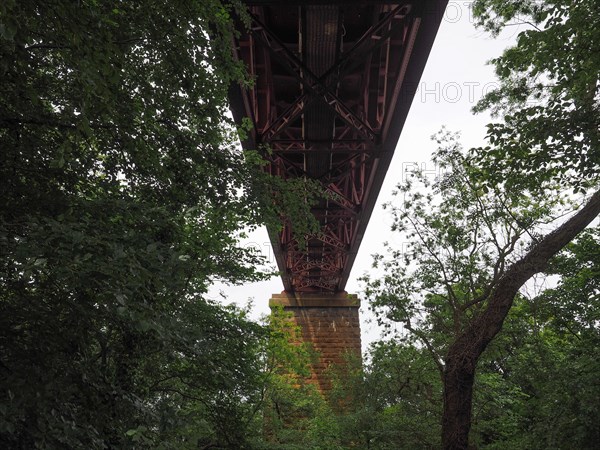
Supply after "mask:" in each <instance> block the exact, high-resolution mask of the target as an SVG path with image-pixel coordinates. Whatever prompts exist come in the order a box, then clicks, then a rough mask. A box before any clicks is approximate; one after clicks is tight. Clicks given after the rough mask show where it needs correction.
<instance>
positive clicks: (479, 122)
mask: <svg viewBox="0 0 600 450" xmlns="http://www.w3.org/2000/svg"><path fill="white" fill-rule="evenodd" d="M469 6H470V3H469V2H466V1H462V0H461V1H456V2H455V1H451V2H450V3H449V5H448V8H447V10H446V13H445V15H444V19H443V21H442V24H441V27H440V30H439V32H438V34H437V37H436V40H435V43H434V45H433V48H432V51H431V54H430V56H429V60H428V62H427V66H426V67H425V71H424V73H423V77H422V79H421V83H420V84H419V89H418V91H417V94H416V96H415V98H414V100H413V103H412V106H411V109H410V112H409V115H408V119H407V121H406V124H405V125H404V129H403V130H402V134H401V136H400V140H399V141H398V145H397V147H396V150H395V152H394V157H393V159H392V163H391V165H390V168H389V170H388V173H387V175H386V178H385V181H384V183H383V186H382V189H381V192H380V194H379V198H378V199H377V204H376V206H375V209H374V211H373V214H372V216H371V219H370V222H369V225H368V227H367V231H366V233H365V235H364V238H363V241H362V244H361V247H360V250H359V253H358V256H357V258H356V261H355V262H354V266H353V268H352V272H351V273H350V278H349V280H348V283H347V285H346V291H347V292H349V293H353V294H358V295H359V297H360V296H361V289H362V287H361V285H360V283H359V282H358V281H357V279H358V278H359V277H360V276H361V275H363V274H364V273H365V272H368V271H369V269H370V267H371V262H372V257H371V255H372V254H374V253H378V252H382V251H383V242H384V241H386V240H387V241H390V242H395V243H396V244H397V245H398V246H402V245H407V244H406V243H403V242H401V241H400V238H398V239H394V237H393V236H392V235H391V232H390V229H389V228H390V224H391V219H390V217H389V213H388V212H386V211H384V210H383V209H382V207H381V205H382V204H383V203H385V202H388V201H390V200H391V192H392V191H393V189H394V187H395V186H396V185H397V184H398V183H399V182H400V181H401V180H402V176H403V174H404V173H406V171H407V170H408V171H410V170H411V167H414V166H415V164H417V165H419V166H420V167H422V168H424V169H425V170H426V171H427V172H428V173H429V174H430V175H431V176H432V177H433V176H435V175H436V173H437V169H436V167H435V166H434V165H433V163H431V161H430V156H431V152H432V151H433V150H434V149H435V143H433V142H432V141H431V140H430V137H431V135H433V134H434V133H436V132H437V131H438V130H440V128H441V127H442V126H445V127H446V128H447V129H449V130H450V131H460V132H461V134H462V139H461V142H462V143H463V145H464V147H466V148H468V147H471V146H477V145H480V144H482V143H483V137H484V136H485V125H486V124H487V123H488V122H489V121H490V117H489V116H488V115H486V114H478V115H473V114H472V113H471V111H470V110H471V108H472V107H473V105H474V104H475V103H476V102H477V100H478V99H479V98H481V96H482V94H483V93H485V92H486V90H487V89H490V88H491V87H493V86H494V84H495V83H496V81H495V77H494V73H493V70H492V68H491V67H490V66H489V65H487V64H486V63H487V61H489V60H490V59H491V58H494V57H495V56H498V55H499V54H500V53H501V52H502V50H503V49H504V48H505V47H507V46H508V45H510V44H511V43H512V42H514V38H515V37H516V34H517V33H518V32H519V31H520V30H521V29H520V27H518V26H515V27H513V28H512V30H511V33H510V34H505V35H503V36H501V37H499V38H496V39H493V38H491V37H490V36H489V35H488V34H487V33H485V32H483V31H480V30H476V29H475V27H474V26H473V20H472V18H471V13H470V8H469ZM246 245H251V246H254V247H256V248H260V249H261V251H262V252H263V254H264V255H265V256H267V257H268V258H269V260H270V261H271V264H272V265H273V266H275V261H274V258H273V257H272V250H271V245H270V242H269V238H268V236H267V233H266V230H264V229H260V230H258V231H257V232H255V233H253V234H252V235H251V236H250V238H249V239H248V240H247V241H246ZM282 290H283V284H282V282H281V279H280V278H279V277H273V278H272V279H271V280H269V281H265V282H260V283H249V284H245V285H243V286H233V287H232V286H223V285H220V284H219V285H215V286H214V287H213V289H212V291H211V293H210V296H211V297H212V298H214V299H218V300H220V301H224V302H227V303H230V302H235V303H238V304H240V305H244V304H246V303H247V302H248V300H249V299H251V300H252V302H253V305H254V307H253V314H252V317H253V318H256V319H258V318H259V317H260V316H261V315H265V314H268V313H269V308H268V300H269V298H270V296H271V294H274V293H279V292H281V291H282ZM220 293H223V294H224V295H225V296H226V299H223V298H222V296H221V295H220ZM360 313H361V329H362V342H363V350H365V349H366V348H367V346H368V344H369V343H371V342H372V341H374V340H376V339H378V337H379V330H378V329H377V327H376V325H375V324H373V323H369V319H370V318H371V317H372V315H371V313H370V311H369V308H368V305H367V302H366V301H364V300H363V301H362V306H361V310H360Z"/></svg>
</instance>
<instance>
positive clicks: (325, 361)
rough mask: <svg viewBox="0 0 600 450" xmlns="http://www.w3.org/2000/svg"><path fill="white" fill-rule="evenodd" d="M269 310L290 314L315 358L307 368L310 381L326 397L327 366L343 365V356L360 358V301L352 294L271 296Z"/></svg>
mask: <svg viewBox="0 0 600 450" xmlns="http://www.w3.org/2000/svg"><path fill="white" fill-rule="evenodd" d="M269 306H270V307H271V308H273V307H276V306H282V307H283V309H284V311H287V312H291V313H292V314H293V320H294V322H295V323H296V324H297V325H298V326H299V327H300V328H301V330H302V339H303V341H304V342H310V343H311V344H312V347H313V349H314V350H315V351H316V352H317V354H318V356H317V359H316V362H315V363H313V364H312V365H311V379H312V380H313V382H314V383H315V384H316V385H317V387H318V388H319V390H320V391H321V392H322V393H324V394H326V393H327V392H328V391H329V390H330V389H331V380H330V379H329V377H328V376H327V373H326V371H327V369H328V368H329V366H330V365H332V364H335V365H338V366H339V365H343V364H345V363H346V359H345V355H346V354H347V353H351V354H354V355H355V356H357V357H359V358H360V355H361V346H360V322H359V318H358V310H359V308H360V301H359V300H358V298H357V296H356V295H352V294H347V293H346V292H339V293H331V294H328V293H315V294H313V293H295V294H290V293H286V292H283V293H281V294H274V295H273V296H272V297H271V300H270V301H269Z"/></svg>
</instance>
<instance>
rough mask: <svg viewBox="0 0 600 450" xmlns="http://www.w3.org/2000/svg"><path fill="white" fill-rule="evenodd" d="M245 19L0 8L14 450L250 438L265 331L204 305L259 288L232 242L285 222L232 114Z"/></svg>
mask: <svg viewBox="0 0 600 450" xmlns="http://www.w3.org/2000/svg"><path fill="white" fill-rule="evenodd" d="M234 8H237V6H236V5H233V4H231V3H222V2H219V1H217V0H214V1H213V0H208V1H206V0H202V1H157V2H98V1H95V0H89V1H87V0H86V1H81V2H73V1H70V0H51V1H48V2H38V1H29V0H24V1H21V0H18V1H11V0H9V1H3V2H1V4H0V148H1V152H0V251H1V258H0V374H1V375H0V446H1V447H2V448H23V449H31V448H86V449H91V448H176V449H182V448H197V447H198V445H213V446H214V445H220V446H227V447H231V448H240V447H241V446H243V445H245V444H244V443H245V442H246V441H247V440H248V439H249V436H250V435H251V434H252V432H251V431H249V426H250V423H251V421H252V418H253V417H254V415H255V414H256V404H257V402H258V401H259V399H260V397H261V389H262V386H263V384H264V379H263V378H261V373H262V372H261V371H262V362H261V356H260V355H261V354H262V353H261V352H263V351H264V345H265V344H264V336H265V332H264V330H263V329H262V328H261V327H259V326H258V325H255V324H253V323H251V322H249V321H248V320H247V319H246V317H245V313H244V312H243V311H239V310H236V309H235V308H223V307H222V306H220V305H218V304H215V303H213V302H211V301H209V300H207V299H206V298H205V297H204V295H205V293H206V290H207V287H208V286H209V285H210V283H212V282H213V281H214V280H215V279H221V280H225V281H227V282H234V283H240V282H242V281H248V280H254V279H257V278H259V277H261V276H262V275H261V274H260V273H258V272H257V270H256V266H257V265H259V263H260V258H258V257H257V255H255V254H254V253H252V251H251V250H250V249H247V248H246V249H245V248H243V247H242V246H241V245H239V243H238V239H239V237H240V236H241V235H242V234H243V230H244V228H245V227H248V226H250V227H251V226H254V224H256V223H259V222H262V221H263V220H273V219H274V218H277V219H278V214H279V213H280V211H278V210H277V208H274V205H273V204H272V203H271V202H269V203H263V202H261V195H256V194H257V193H259V194H260V193H263V195H262V197H264V195H268V193H269V180H268V179H266V178H265V177H262V176H261V175H260V173H261V172H260V170H257V165H258V164H260V162H259V159H258V158H257V157H256V156H255V155H248V154H247V155H244V154H242V152H241V151H240V150H239V149H238V144H237V139H238V137H237V133H236V130H235V128H234V127H233V126H232V124H231V123H228V120H227V90H228V88H229V85H230V83H233V82H236V83H238V82H239V83H246V82H247V81H246V79H245V72H244V69H243V67H242V66H241V65H240V64H239V63H237V62H235V61H234V60H233V59H232V56H231V48H230V43H231V41H232V33H233V24H232V20H231V16H232V13H233V11H234ZM238 13H239V14H241V16H242V17H243V10H242V9H239V8H238ZM277 188H278V189H281V190H283V194H282V195H288V196H289V195H291V196H292V197H293V191H294V190H297V189H299V187H298V186H293V189H291V190H290V193H288V192H287V191H286V190H285V186H282V183H281V182H278V185H277ZM287 200H289V198H288V197H286V201H287ZM298 203H299V204H300V205H303V203H300V202H298ZM275 206H276V205H275ZM297 209H300V210H302V207H299V208H298V207H297ZM301 212H302V213H303V214H304V215H306V211H304V210H302V211H301ZM261 349H262V350H261Z"/></svg>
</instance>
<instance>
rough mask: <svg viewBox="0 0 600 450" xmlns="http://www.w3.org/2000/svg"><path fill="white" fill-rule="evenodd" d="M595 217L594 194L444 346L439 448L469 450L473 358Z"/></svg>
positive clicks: (599, 204) (598, 206) (598, 205)
mask: <svg viewBox="0 0 600 450" xmlns="http://www.w3.org/2000/svg"><path fill="white" fill-rule="evenodd" d="M598 214H600V191H597V192H596V193H595V194H594V195H592V197H591V198H590V199H589V201H588V202H587V203H586V204H585V206H584V207H583V208H581V209H580V210H579V211H578V212H577V214H575V215H574V216H573V217H571V218H570V219H569V220H567V221H566V222H565V223H563V224H562V225H561V226H560V227H558V228H557V229H556V230H554V231H553V232H552V233H550V234H549V235H547V236H546V237H545V238H544V239H542V240H541V241H540V242H538V243H537V244H536V245H535V246H534V247H533V248H532V249H531V250H530V251H529V252H528V253H527V254H526V255H525V256H523V257H522V258H521V259H520V260H518V261H517V262H516V263H514V264H513V265H511V266H510V267H509V268H508V269H507V270H506V272H505V273H504V275H502V277H501V278H500V279H499V280H498V283H497V285H496V287H495V289H494V290H493V292H492V294H491V295H490V297H489V299H488V302H487V306H486V308H485V309H484V310H483V312H482V313H481V314H480V315H479V316H478V317H476V318H475V319H474V320H473V322H472V323H471V324H470V326H469V327H468V328H467V329H466V330H465V331H464V332H463V333H462V334H460V335H459V336H458V337H457V338H456V340H455V341H454V342H453V343H452V345H450V348H449V349H448V353H447V355H446V361H445V363H446V364H445V367H444V413H443V417H442V446H443V448H444V449H446V450H458V449H468V448H469V431H470V428H471V407H472V403H473V382H474V380H475V369H476V367H477V361H478V360H479V357H480V356H481V354H482V353H483V351H484V350H485V349H486V347H487V346H488V344H489V343H490V342H491V341H492V339H494V337H495V336H496V335H497V334H498V333H499V332H500V330H501V329H502V324H503V323H504V319H505V318H506V315H507V314H508V311H509V310H510V308H511V306H512V304H513V300H514V298H515V295H516V294H517V292H519V289H520V288H521V286H523V284H525V282H527V280H529V279H530V278H531V277H532V276H533V275H535V274H536V273H538V272H540V271H542V270H543V269H544V267H545V266H546V264H547V263H548V261H549V260H550V258H552V257H553V256H554V255H556V254H557V253H558V252H559V251H560V250H561V249H562V248H563V247H565V246H566V245H567V244H568V243H569V242H571V241H572V240H573V239H574V238H575V236H577V234H579V232H580V231H582V230H583V229H584V228H585V227H587V226H588V225H589V224H590V223H591V222H592V220H594V218H596V217H597V216H598Z"/></svg>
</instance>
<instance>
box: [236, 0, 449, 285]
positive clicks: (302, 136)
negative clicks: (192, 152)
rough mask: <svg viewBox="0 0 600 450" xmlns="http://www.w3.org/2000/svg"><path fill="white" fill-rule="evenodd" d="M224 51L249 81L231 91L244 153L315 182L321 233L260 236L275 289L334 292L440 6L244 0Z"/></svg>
mask: <svg viewBox="0 0 600 450" xmlns="http://www.w3.org/2000/svg"><path fill="white" fill-rule="evenodd" d="M246 3H247V4H248V5H249V7H250V14H251V24H250V29H249V30H246V29H245V27H244V26H242V25H240V26H239V31H240V36H239V38H238V39H237V40H236V42H235V44H234V47H235V51H236V55H237V57H238V58H239V59H241V60H243V61H244V62H245V64H246V66H247V67H248V70H249V72H250V74H251V75H252V76H253V77H254V78H255V84H254V86H253V87H252V88H249V89H242V88H240V87H234V88H232V92H231V96H230V97H231V105H232V111H233V114H234V118H235V119H236V120H238V121H241V119H242V118H244V117H248V118H250V120H251V121H252V123H253V130H252V132H251V133H250V136H249V137H248V140H247V141H246V142H244V143H243V144H244V146H245V147H247V148H253V149H256V148H259V147H260V146H262V145H265V146H268V147H269V148H270V149H271V151H270V152H265V153H264V156H265V157H266V158H267V160H268V162H269V164H268V166H267V169H266V170H268V171H269V172H270V173H271V174H273V175H277V176H280V177H283V178H286V179H287V178H291V177H307V178H310V179H313V180H316V181H317V182H318V183H319V184H320V185H321V186H322V187H323V189H324V191H325V192H326V193H327V195H326V196H325V198H323V199H321V200H320V201H319V203H318V204H317V205H316V206H315V207H314V208H313V210H312V212H313V214H314V215H315V217H316V219H317V220H318V221H319V224H320V227H321V231H320V232H319V233H316V234H314V235H310V236H306V237H304V239H305V244H306V245H305V246H303V245H299V243H298V242H297V240H296V239H297V237H295V236H294V235H293V232H292V231H293V224H291V223H284V224H283V228H282V229H281V230H269V233H270V237H271V241H272V244H273V249H274V254H275V257H276V260H277V264H278V266H279V269H280V271H281V274H282V279H283V284H284V286H285V289H286V291H288V292H290V293H293V292H297V293H307V292H323V293H327V292H331V293H334V292H340V291H343V290H344V286H345V284H346V281H347V280H348V276H349V273H350V270H351V268H352V264H353V262H354V259H355V257H356V254H357V251H358V248H359V246H360V242H361V240H362V237H363V234H364V232H365V229H366V226H367V223H368V221H369V217H370V215H371V212H372V210H373V207H374V205H375V201H376V199H377V195H378V193H379V190H380V188H381V184H382V182H383V178H384V176H385V173H386V171H387V169H388V166H389V164H390V161H391V158H392V154H393V152H394V149H395V147H396V144H397V142H398V138H399V136H400V131H401V129H402V127H403V125H404V122H405V119H406V116H407V114H408V109H409V107H410V104H411V102H412V99H413V96H414V94H415V91H416V89H417V86H418V83H419V79H420V76H421V73H422V71H423V68H424V66H425V62H426V60H427V57H428V54H429V51H430V49H431V46H432V43H433V39H434V37H435V34H436V32H437V29H438V27H439V24H440V21H441V18H442V16H443V12H444V8H445V5H446V3H447V0H446V1H438V0H435V1H424V0H421V1H419V0H412V1H406V2H397V1H396V2H389V1H366V2H365V1H362V2H357V1H345V2H342V1H329V2H324V1H267V0H265V1H260V0H255V1H248V2H246Z"/></svg>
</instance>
